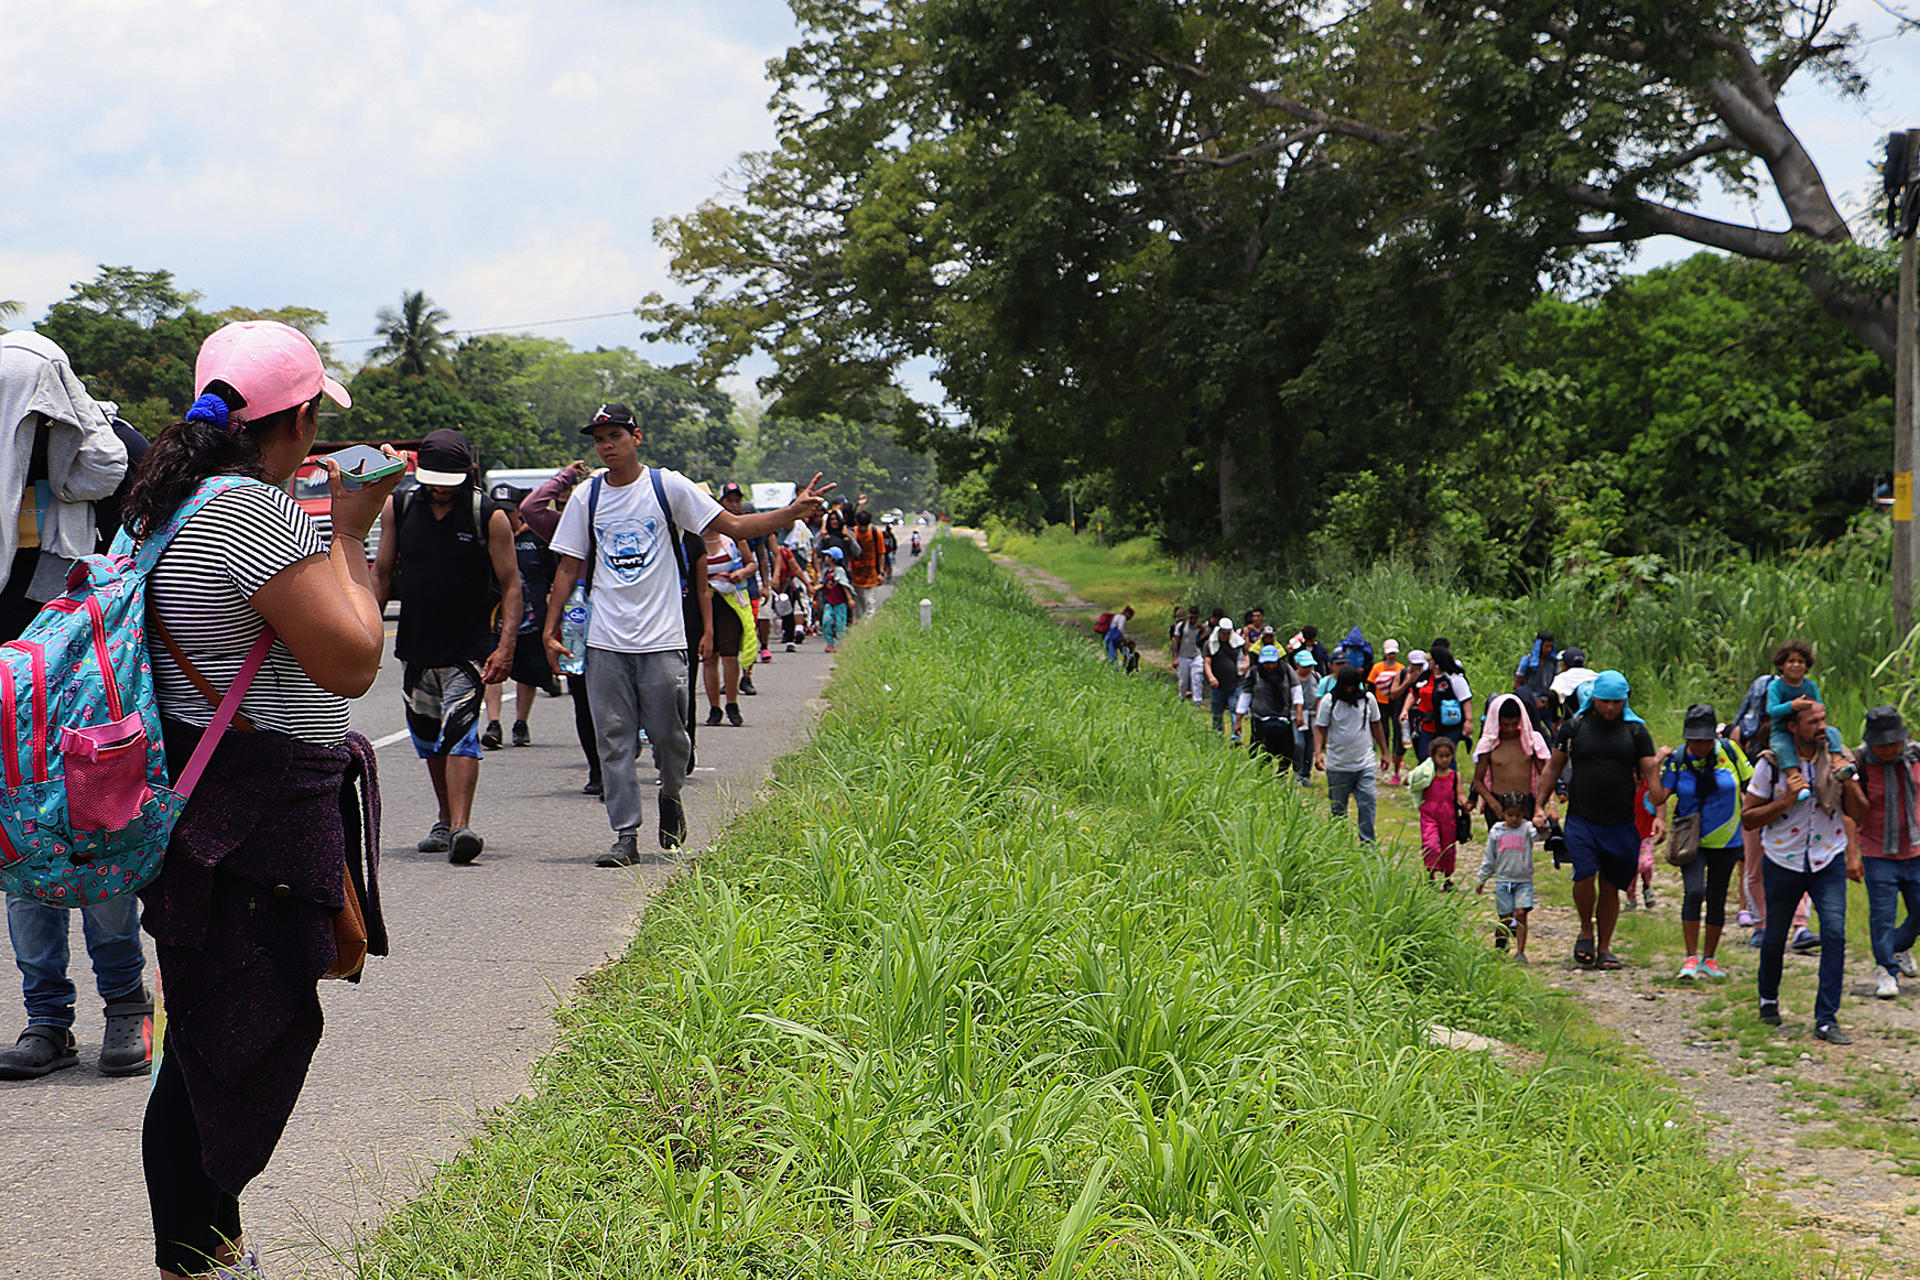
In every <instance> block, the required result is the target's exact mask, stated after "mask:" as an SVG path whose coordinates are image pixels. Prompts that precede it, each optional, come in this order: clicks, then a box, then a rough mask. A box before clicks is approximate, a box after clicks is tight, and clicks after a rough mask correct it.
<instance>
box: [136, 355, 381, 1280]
mask: <svg viewBox="0 0 1920 1280" xmlns="http://www.w3.org/2000/svg"><path fill="white" fill-rule="evenodd" d="M194 386H195V389H196V391H197V392H198V394H199V398H198V399H197V400H195V401H194V403H193V407H192V408H191V409H190V410H188V412H187V416H186V419H185V420H184V421H182V422H177V423H175V424H173V425H172V426H170V427H168V428H167V429H166V430H165V431H164V432H162V433H161V435H160V438H159V439H157V440H155V441H154V443H153V448H152V450H151V451H150V452H149V453H148V454H147V457H146V459H145V460H144V461H143V462H142V464H141V466H140V469H139V471H138V472H137V473H136V474H135V476H134V478H133V481H132V485H131V488H130V490H129V492H128V494H127V498H126V503H125V508H124V512H125V521H126V526H127V529H128V531H129V533H130V534H131V535H132V537H133V538H135V539H136V540H137V539H141V538H145V537H147V536H148V535H150V534H152V533H153V532H154V531H156V530H157V529H159V528H160V527H161V526H162V525H163V524H165V523H166V522H167V520H168V519H169V518H170V517H171V516H172V515H173V514H174V512H175V511H176V510H177V509H178V508H179V507H180V506H181V504H182V503H183V502H185V501H186V500H187V499H188V498H189V497H191V496H192V495H194V494H195V493H196V492H197V491H198V490H199V489H200V488H201V486H202V485H203V484H205V483H206V482H208V481H209V480H212V479H213V478H215V477H244V478H245V480H246V481H249V482H251V483H242V484H239V485H236V486H234V487H231V488H227V489H225V490H224V491H222V492H220V493H218V494H217V495H216V496H214V497H213V498H211V499H210V500H209V501H207V503H206V504H205V505H204V506H203V507H201V508H200V509H199V510H197V511H195V512H194V513H193V514H192V515H190V516H189V517H188V518H187V520H186V521H185V523H184V524H183V525H182V526H181V528H180V531H179V532H178V533H177V534H176V535H175V536H174V538H173V540H172V541H171V542H170V543H169V544H168V545H167V547H166V549H165V550H164V551H163V552H162V553H161V555H160V558H159V561H158V563H157V565H156V566H155V568H154V570H153V573H152V574H151V575H150V577H149V578H148V584H147V623H148V633H149V647H150V650H151V661H152V664H153V671H154V677H155V685H156V695H157V700H158V702H159V707H160V715H161V723H162V725H163V728H164V731H165V736H166V750H167V758H168V764H169V768H170V769H171V770H172V771H173V776H175V777H177V776H178V771H179V769H180V768H181V766H182V765H184V764H185V763H186V761H187V759H188V756H189V755H190V754H191V752H192V750H193V747H194V745H195V743H196V742H198V740H199V738H200V735H201V733H202V731H203V730H204V729H205V727H206V726H207V725H208V723H209V722H210V720H211V719H212V716H213V712H214V704H215V703H217V702H218V700H219V699H220V697H221V696H222V695H223V694H224V693H225V691H226V689H227V687H228V686H229V685H231V684H232V683H233V682H234V681H235V679H236V678H237V676H238V673H239V671H240V668H241V666H242V664H243V662H244V661H245V660H246V658H247V655H248V654H249V652H250V651H251V650H252V649H253V648H254V647H255V644H256V642H257V641H258V640H260V638H261V637H262V636H263V634H264V631H265V629H266V628H268V627H271V628H272V629H273V630H274V632H276V633H277V635H278V639H276V640H274V641H273V643H272V647H271V648H270V649H269V650H268V651H267V658H266V663H265V665H264V667H262V668H261V669H260V672H259V675H258V677H257V678H256V679H255V680H254V681H253V683H252V685H251V686H250V687H249V689H248V692H247V694H246V696H245V698H244V699H243V700H242V702H241V704H240V716H239V717H236V718H235V720H234V725H233V728H234V729H236V730H241V731H239V732H232V731H230V732H228V733H227V735H226V736H225V737H223V738H222V739H221V740H220V743H219V746H218V747H217V748H216V749H215V750H214V752H213V754H212V757H211V760H210V762H209V764H208V767H207V770H206V773H205V775H204V776H203V777H202V778H201V779H200V782H199V786H198V789H197V790H195V791H194V793H193V799H192V801H191V802H190V803H189V804H188V805H187V807H186V810H185V812H184V813H183V814H182V816H181V819H180V822H179V825H178V826H176V827H175V828H174V832H173V839H172V842H171V844H169V846H168V848H167V854H166V861H165V863H164V865H163V867H162V869H161V871H160V874H159V876H158V877H157V878H156V879H155V880H154V881H153V883H152V884H150V885H148V886H147V888H146V889H144V890H142V892H141V898H142V900H143V902H144V903H145V906H146V913H145V918H144V921H143V924H144V927H145V928H146V930H147V932H148V933H150V934H152V935H153V938H154V943H155V950H156V953H157V955H158V959H159V968H160V975H161V985H162V990H163V999H164V1002H165V1007H166V1011H167V1013H168V1014H169V1015H170V1017H169V1019H168V1025H167V1029H166V1035H165V1039H164V1042H163V1044H162V1045H161V1046H160V1053H159V1054H158V1055H157V1056H158V1058H159V1065H158V1067H157V1069H156V1070H155V1072H154V1081H153V1090H152V1093H151V1095H150V1096H149V1098H148V1102H147V1113H146V1121H145V1126H144V1130H143V1136H142V1143H141V1147H142V1155H143V1163H144V1165H145V1171H146V1181H147V1194H148V1198H149V1200H150V1202H151V1205H152V1210H153V1226H154V1250H155V1252H154V1260H155V1262H156V1264H157V1265H158V1266H159V1268H160V1274H161V1276H162V1277H163V1278H166V1280H172V1278H173V1277H181V1276H187V1275H199V1274H203V1273H205V1272H206V1271H208V1269H209V1268H213V1267H226V1268H231V1269H233V1270H234V1272H235V1273H236V1274H252V1270H251V1268H252V1264H253V1259H252V1255H251V1254H250V1253H247V1252H246V1251H245V1250H244V1247H243V1245H242V1243H241V1224H240V1199H239V1197H240V1192H241V1190H242V1189H243V1188H244V1187H245V1186H246V1185H247V1183H248V1182H249V1181H250V1180H251V1179H252V1178H253V1177H254V1176H255V1175H256V1174H258V1173H259V1172H260V1171H261V1169H263V1168H265V1167H266V1164H267V1161H268V1159H269V1158H270V1157H271V1156H272V1155H273V1150H274V1147H275V1146H276V1145H277V1144H278V1142H279V1140H280V1134H281V1132H282V1131H283V1129H284V1128H285V1126H286V1122H287V1117H288V1116H289V1115H290V1114H292V1111H293V1107H294V1103H295V1102H296V1100H297V1099H298V1098H299V1096H300V1090H301V1087H302V1086H303V1084H304V1083H305V1081H306V1076H307V1067H308V1064H309V1063H310V1062H311V1061H312V1058H313V1052H314V1049H315V1048H316V1047H317V1046H318V1044H319V1042H320V1023H321V1019H320V998H319V992H318V989H317V987H318V982H319V980H320V978H321V977H323V976H324V975H326V974H327V973H328V971H329V970H330V969H332V968H333V967H334V966H335V965H336V963H337V961H338V952H337V950H336V947H335V942H334V916H335V914H336V913H338V912H340V911H341V909H342V907H343V906H344V905H345V902H346V895H347V894H348V893H354V892H356V889H355V886H356V884H357V883H358V884H363V885H364V893H361V894H360V895H359V896H360V897H361V898H362V900H363V901H364V904H365V914H366V926H367V929H366V932H367V947H368V950H370V951H371V952H372V953H373V954H375V955H384V954H385V953H386V930H385V926H384V924H383V922H382V920H381V918H380V906H379V902H380V900H379V893H378V881H377V870H376V865H375V864H376V856H377V850H378V848H379V795H378V791H377V784H376V782H375V773H374V757H373V748H372V744H370V743H369V742H367V740H366V739H365V738H363V737H361V736H360V735H358V734H355V733H350V732H349V731H348V728H347V700H348V699H350V698H357V697H359V696H360V695H361V694H363V693H365V692H366V691H367V689H368V688H369V687H370V686H371V685H372V684H373V680H374V676H375V675H376V674H377V673H378V671H379V669H380V656H381V650H382V649H383V647H384V641H385V634H384V625H383V623H382V621H381V617H380V608H379V605H378V603H377V601H376V599H375V596H374V588H373V577H372V572H371V570H370V568H369V566H368V563H367V553H366V537H367V533H368V531H369V530H370V529H371V528H372V526H373V522H374V520H375V519H376V518H377V517H378V516H379V514H380V510H381V507H382V505H383V504H384V503H385V502H386V500H387V495H388V494H389V493H391V492H392V491H393V489H394V486H395V485H396V484H397V483H398V482H399V479H400V475H399V473H398V472H396V473H395V474H394V475H393V476H391V477H389V478H387V479H384V480H380V481H376V482H374V483H371V484H369V485H367V486H366V487H365V488H362V489H354V490H349V489H347V488H345V487H344V486H343V484H342V482H341V476H340V471H339V468H338V467H337V466H335V465H334V464H333V463H332V462H331V461H329V462H328V463H327V464H326V465H327V470H328V474H329V479H330V482H331V483H330V488H331V491H332V495H333V540H332V545H331V546H328V544H327V543H326V541H325V540H323V539H322V538H321V536H320V532H319V530H318V529H317V528H316V527H315V525H314V522H313V519H312V518H311V517H310V516H308V515H307V513H306V512H305V511H303V510H301V508H300V507H299V505H298V504H297V503H295V502H294V500H293V499H292V498H291V497H290V496H289V495H288V493H287V485H288V482H289V481H290V480H291V479H292V478H293V474H294V472H295V470H296V469H297V468H298V467H299V466H300V465H301V463H302V462H303V460H304V459H305V458H306V457H307V454H308V451H309V450H310V449H311V448H312V447H313V440H314V436H315V435H316V434H317V432H318V426H319V417H318V415H319V409H320V403H321V401H322V400H332V401H333V402H334V403H335V404H338V405H340V406H341V407H342V408H345V407H347V406H348V405H349V404H350V403H351V400H350V398H349V396H348V395H347V392H346V389H345V388H344V387H342V386H341V385H340V384H339V383H337V382H335V381H334V380H333V379H332V378H329V377H327V376H326V373H325V371H324V370H323V369H322V367H321V364H320V355H319V353H318V352H317V351H315V350H314V347H313V344H312V343H311V342H309V341H308V340H307V338H306V336H305V335H303V334H301V333H300V332H299V331H298V330H296V329H293V328H290V327H288V326H287V325H283V324H277V323H274V322H272V321H249V322H246V323H239V324H229V325H227V326H225V327H223V328H221V329H219V330H218V331H216V332H215V333H214V334H213V335H212V336H211V337H209V338H208V339H207V341H206V342H205V344H203V345H202V347H201V348H200V355H199V360H198V362H197V364H196V366H195V369H194ZM388 453H389V454H390V455H391V456H396V457H397V456H398V455H392V453H391V450H388ZM228 483H230V482H228ZM241 717H244V719H245V721H246V723H245V724H244V725H243V724H242V722H241ZM362 861H364V866H365V870H364V873H363V874H362V875H361V876H358V877H356V876H355V875H354V870H353V869H354V868H357V867H358V866H359V865H360V864H361V863H362Z"/></svg>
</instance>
